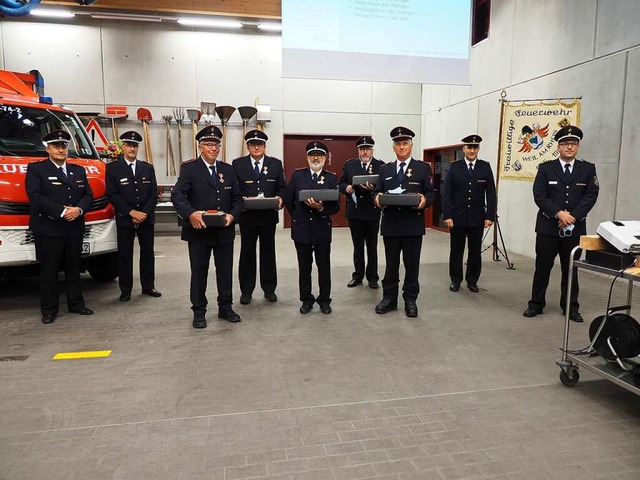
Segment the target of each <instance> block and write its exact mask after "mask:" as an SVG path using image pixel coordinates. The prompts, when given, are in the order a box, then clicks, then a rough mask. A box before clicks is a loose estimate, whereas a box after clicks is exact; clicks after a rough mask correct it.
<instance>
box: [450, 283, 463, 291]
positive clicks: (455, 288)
mask: <svg viewBox="0 0 640 480" xmlns="http://www.w3.org/2000/svg"><path fill="white" fill-rule="evenodd" d="M449 290H451V291H452V292H457V291H458V290H460V284H459V283H458V282H451V285H449Z"/></svg>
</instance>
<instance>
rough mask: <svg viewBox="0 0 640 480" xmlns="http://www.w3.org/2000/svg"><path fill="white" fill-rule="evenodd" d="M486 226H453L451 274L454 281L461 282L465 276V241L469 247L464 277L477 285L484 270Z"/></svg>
mask: <svg viewBox="0 0 640 480" xmlns="http://www.w3.org/2000/svg"><path fill="white" fill-rule="evenodd" d="M483 232H484V227H456V226H454V227H452V228H451V231H450V234H449V240H450V244H451V251H450V253H449V276H450V277H451V281H452V282H454V283H458V284H459V283H461V282H462V278H463V267H462V263H463V260H464V247H465V243H466V244H467V247H468V248H469V254H468V255H467V273H466V275H465V276H464V279H465V280H466V281H467V284H469V285H475V284H477V283H478V279H479V278H480V272H481V271H482V234H483Z"/></svg>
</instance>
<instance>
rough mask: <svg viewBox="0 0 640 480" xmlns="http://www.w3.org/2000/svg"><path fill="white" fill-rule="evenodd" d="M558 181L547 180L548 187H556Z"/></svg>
mask: <svg viewBox="0 0 640 480" xmlns="http://www.w3.org/2000/svg"><path fill="white" fill-rule="evenodd" d="M557 184H558V181H557V180H549V185H557Z"/></svg>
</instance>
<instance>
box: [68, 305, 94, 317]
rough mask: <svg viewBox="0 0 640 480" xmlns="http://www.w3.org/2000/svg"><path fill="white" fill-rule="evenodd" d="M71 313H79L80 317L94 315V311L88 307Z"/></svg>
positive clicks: (70, 311)
mask: <svg viewBox="0 0 640 480" xmlns="http://www.w3.org/2000/svg"><path fill="white" fill-rule="evenodd" d="M69 313H77V314H78V315H93V310H91V309H90V308H87V307H82V308H78V309H76V310H69Z"/></svg>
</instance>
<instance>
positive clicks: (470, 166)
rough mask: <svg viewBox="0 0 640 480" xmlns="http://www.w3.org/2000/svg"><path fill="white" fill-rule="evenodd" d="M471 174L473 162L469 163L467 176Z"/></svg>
mask: <svg viewBox="0 0 640 480" xmlns="http://www.w3.org/2000/svg"><path fill="white" fill-rule="evenodd" d="M471 175H473V163H470V164H469V176H471Z"/></svg>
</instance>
